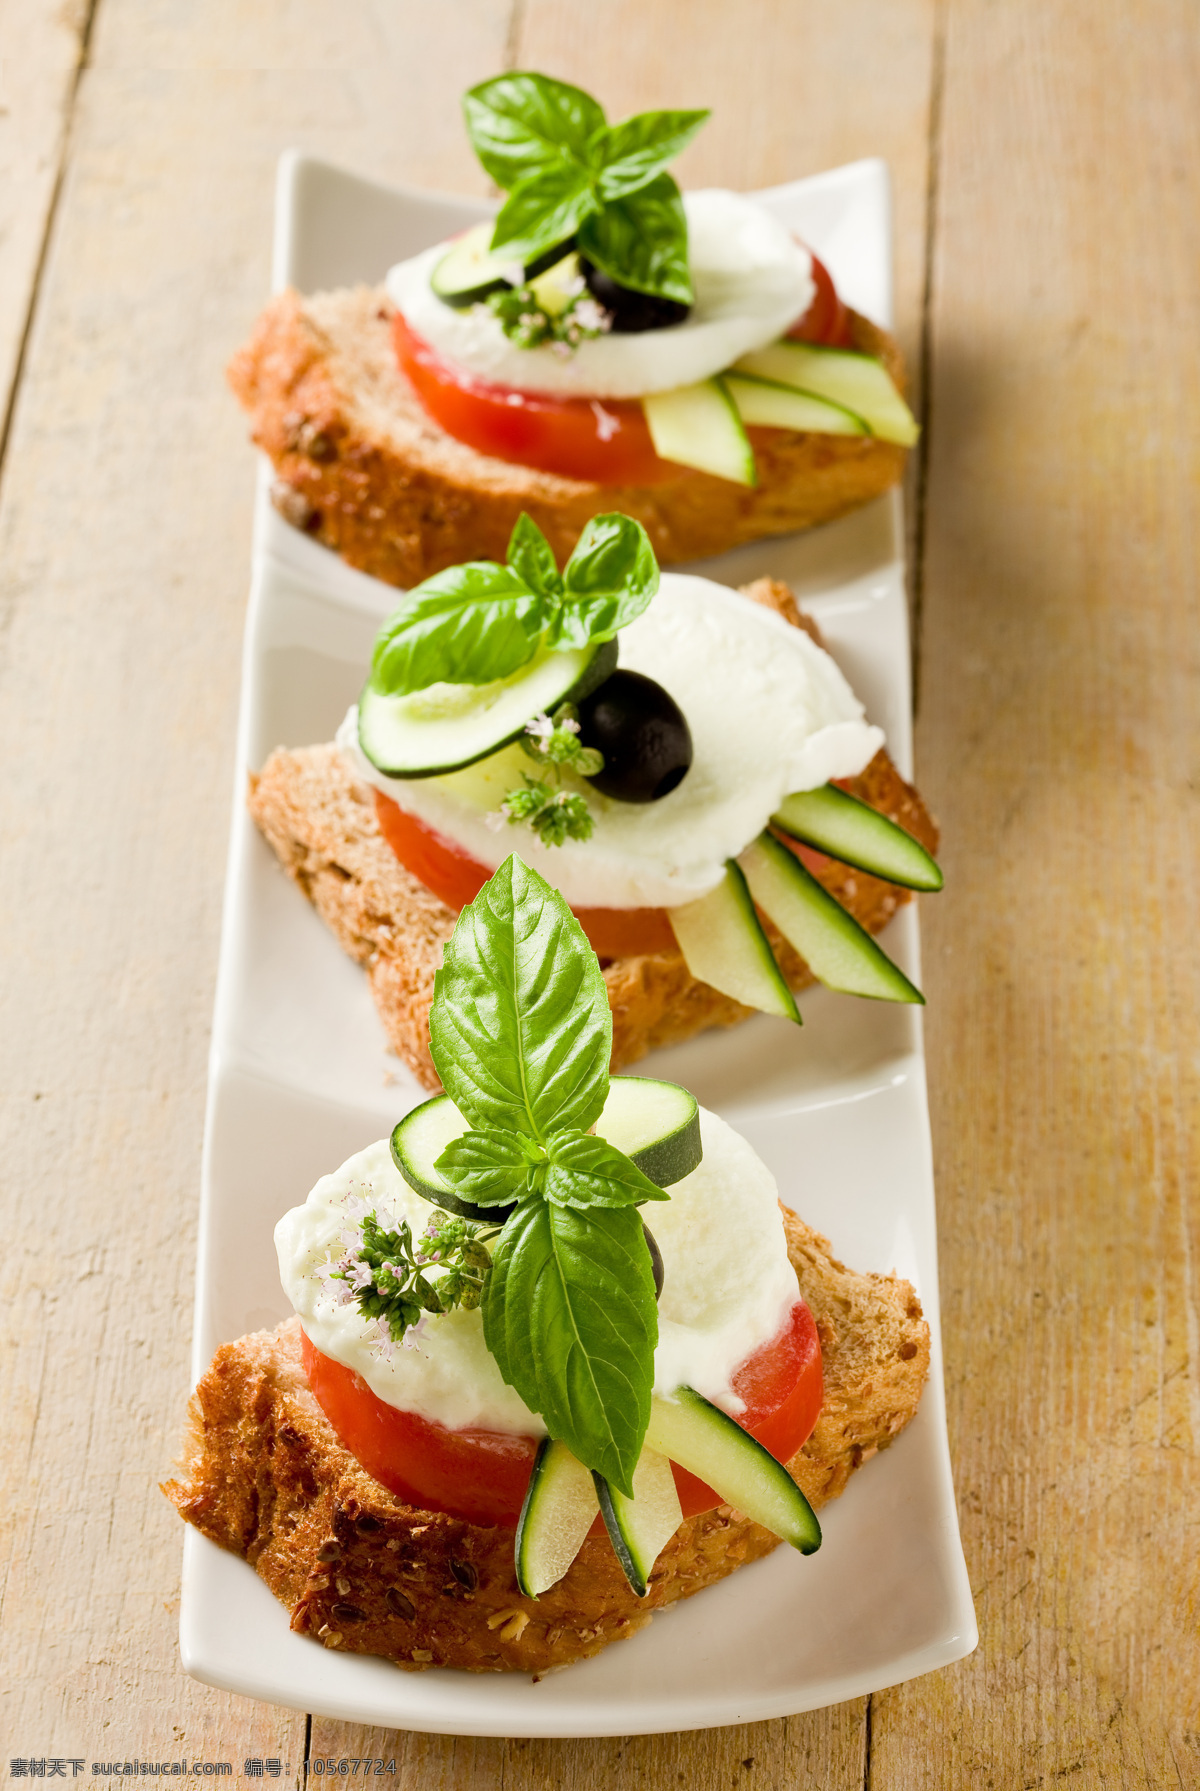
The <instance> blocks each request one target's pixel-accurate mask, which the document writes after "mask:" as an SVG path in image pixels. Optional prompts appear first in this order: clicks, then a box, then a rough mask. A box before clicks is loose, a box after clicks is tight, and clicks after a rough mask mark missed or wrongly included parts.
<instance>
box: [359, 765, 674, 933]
mask: <svg viewBox="0 0 1200 1791" xmlns="http://www.w3.org/2000/svg"><path fill="white" fill-rule="evenodd" d="M375 813H376V816H377V817H378V820H379V831H380V833H382V835H383V837H384V839H385V840H386V841H387V843H388V845H389V846H390V847H391V848H392V851H393V852H394V853H395V854H396V857H397V858H398V859H399V860H400V862H401V864H402V865H403V866H404V868H405V870H406V871H411V872H412V874H413V876H414V877H418V878H419V879H420V881H421V882H422V883H423V884H424V885H425V887H426V889H431V890H432V891H433V893H434V895H435V896H438V897H440V898H441V900H442V901H443V902H445V903H446V906H447V907H449V908H465V907H466V905H467V903H468V902H473V901H474V900H475V897H476V896H477V895H478V894H479V892H480V890H481V889H482V888H483V886H484V884H485V883H486V882H487V880H488V878H489V877H490V876H491V874H492V873H491V871H489V870H488V868H487V866H486V865H483V864H480V862H479V860H478V859H477V858H472V857H471V855H470V854H469V853H468V852H464V851H463V850H462V848H461V847H460V846H456V845H455V843H454V841H453V840H449V839H447V838H446V836H445V834H442V833H437V832H435V831H434V829H433V828H432V827H427V826H426V825H425V823H424V822H423V821H418V820H417V817H416V816H415V815H410V814H409V813H408V811H407V810H406V809H402V808H400V807H399V806H398V805H397V804H396V803H394V802H393V801H392V799H391V797H390V796H385V795H384V794H383V792H382V791H381V790H376V792H375ZM573 912H574V914H575V917H576V919H577V920H578V922H579V924H580V926H581V927H582V928H583V930H584V932H585V933H586V934H587V936H588V940H589V941H590V943H591V947H592V950H593V951H594V952H595V953H596V955H597V957H600V958H637V957H641V956H642V955H643V954H645V953H648V952H656V951H674V950H675V949H676V947H675V935H674V933H673V932H672V931H671V923H670V921H669V920H668V919H667V917H666V914H665V913H664V911H663V910H662V909H661V908H576V909H574V910H573Z"/></svg>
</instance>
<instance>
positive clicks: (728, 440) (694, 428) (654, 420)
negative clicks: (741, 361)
mask: <svg viewBox="0 0 1200 1791" xmlns="http://www.w3.org/2000/svg"><path fill="white" fill-rule="evenodd" d="M642 409H643V410H644V411H645V413H646V424H647V427H648V428H649V430H650V438H651V440H652V441H653V443H654V452H655V453H656V454H658V455H659V456H660V457H661V458H662V459H663V460H674V461H676V462H677V463H678V464H679V465H680V466H695V467H699V469H700V471H701V472H702V473H715V474H716V476H717V478H718V479H731V480H733V482H734V483H735V484H737V485H757V484H758V473H757V471H756V469H755V465H754V449H753V448H752V447H751V446H750V440H749V437H748V436H747V434H746V431H745V429H743V427H742V420H741V418H740V417H739V416H738V413H737V407H736V406H735V404H734V402H733V399H732V398H731V397H730V396H729V393H728V392H727V391H726V390H725V387H724V385H723V384H722V382H721V381H720V380H719V379H702V380H700V381H699V382H698V384H696V385H694V386H676V387H675V389H674V390H673V391H670V392H648V393H647V395H646V396H645V397H644V398H643V399H642Z"/></svg>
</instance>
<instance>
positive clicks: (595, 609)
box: [370, 512, 659, 697]
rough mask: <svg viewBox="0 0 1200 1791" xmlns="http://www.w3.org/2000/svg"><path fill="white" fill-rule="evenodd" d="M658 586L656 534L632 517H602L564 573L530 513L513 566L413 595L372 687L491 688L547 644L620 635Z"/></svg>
mask: <svg viewBox="0 0 1200 1791" xmlns="http://www.w3.org/2000/svg"><path fill="white" fill-rule="evenodd" d="M658 582H659V573H658V562H657V560H656V559H655V557H654V549H653V548H652V547H651V545H650V538H649V536H648V535H647V534H646V531H645V529H643V527H642V526H641V524H640V523H638V522H635V521H634V520H633V518H632V517H629V516H621V515H619V514H615V513H614V514H610V515H605V516H595V517H593V518H592V520H591V521H590V522H589V523H588V525H587V527H586V528H585V529H584V531H583V533H582V535H580V537H579V540H578V542H577V543H576V546H575V551H574V553H572V555H571V557H570V559H569V560H568V561H567V564H566V566H565V567H564V568H563V570H562V572H561V573H560V572H559V570H558V567H557V565H556V564H555V560H554V555H553V553H552V552H551V549H550V544H549V542H548V541H547V540H546V537H545V536H544V535H543V534H542V531H541V530H540V529H539V528H538V526H537V524H536V523H535V522H534V521H533V519H532V517H530V516H528V515H526V514H525V513H524V512H523V513H522V514H521V516H520V517H519V518H518V521H517V525H516V527H515V528H514V529H513V532H512V539H511V540H510V542H509V544H508V555H507V561H506V564H504V565H503V566H501V565H500V564H499V563H498V562H496V561H493V560H472V561H469V562H468V563H467V564H466V565H463V566H450V567H448V568H447V569H446V570H445V571H444V572H436V573H435V574H434V575H433V577H432V578H427V579H426V580H425V581H424V583H423V584H419V585H417V586H415V587H414V589H413V590H411V591H410V592H409V593H408V595H407V596H406V597H405V599H404V602H403V603H402V604H401V605H400V606H399V608H398V609H396V610H395V611H393V613H392V614H391V615H390V616H389V617H388V619H387V621H386V622H385V623H384V625H383V627H382V629H381V630H380V632H379V635H378V637H377V638H376V641H375V647H374V650H373V653H372V656H371V677H370V688H371V689H372V690H374V691H376V692H378V693H379V694H380V695H381V696H396V697H399V696H408V695H411V694H412V693H413V692H414V691H418V690H428V689H429V688H430V686H431V685H434V684H443V683H444V684H491V683H493V682H495V681H496V680H498V679H503V678H508V677H511V676H512V674H513V673H514V672H517V671H519V670H520V669H521V667H522V666H524V665H527V664H528V663H529V661H530V660H531V659H532V658H533V657H534V655H535V654H536V653H537V652H539V651H540V650H550V651H553V650H555V649H566V648H586V647H589V646H592V645H596V644H599V643H602V642H604V641H611V640H614V639H615V638H616V635H617V633H618V631H619V630H620V629H622V628H624V627H625V626H626V625H627V623H629V622H632V621H633V619H634V617H635V616H640V615H641V613H642V611H643V610H644V609H645V608H646V606H647V605H648V604H649V603H650V601H651V599H652V598H653V596H654V594H655V592H656V591H657V590H658Z"/></svg>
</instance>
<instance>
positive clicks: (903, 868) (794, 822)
mask: <svg viewBox="0 0 1200 1791" xmlns="http://www.w3.org/2000/svg"><path fill="white" fill-rule="evenodd" d="M771 825H772V827H778V829H779V831H780V832H781V833H787V834H790V835H791V837H792V838H793V839H796V840H802V841H803V842H804V844H805V845H806V846H815V847H816V848H817V850H818V852H825V853H827V854H828V856H829V857H830V858H836V859H837V860H838V862H839V863H840V864H852V865H853V866H854V867H855V869H856V870H860V871H869V872H870V873H871V875H872V876H873V877H885V878H886V879H887V881H888V882H889V883H899V884H901V885H902V886H903V887H904V888H905V889H923V890H937V889H940V888H941V887H942V883H943V880H944V879H943V877H942V872H941V868H940V866H939V865H938V863H937V860H936V859H935V858H934V857H933V856H932V855H931V854H930V853H929V852H927V851H926V850H925V848H924V846H923V845H922V844H921V842H920V840H917V839H914V838H913V836H912V834H911V833H906V832H905V831H904V829H903V827H898V826H897V825H896V823H895V821H889V819H888V817H887V816H886V815H881V814H880V813H879V810H878V809H874V808H871V807H870V805H869V804H868V803H866V802H860V801H859V799H858V797H857V796H851V795H850V794H849V792H848V791H846V790H839V789H838V787H837V785H836V784H826V785H825V786H824V788H823V789H820V790H804V791H801V792H800V794H798V795H796V796H785V798H784V800H783V801H782V802H781V803H780V805H779V812H778V813H777V814H774V815H772V816H771Z"/></svg>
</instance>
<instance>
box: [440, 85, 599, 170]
mask: <svg viewBox="0 0 1200 1791" xmlns="http://www.w3.org/2000/svg"><path fill="white" fill-rule="evenodd" d="M463 113H464V116H465V118H466V122H467V134H468V136H469V137H470V139H471V146H472V148H473V149H474V151H475V154H476V155H477V156H478V157H479V160H480V161H481V162H482V163H483V166H484V167H485V168H486V170H487V172H488V173H489V174H490V175H491V177H492V179H493V180H494V181H495V182H496V184H497V186H500V187H503V188H504V190H505V192H508V191H510V190H511V188H513V187H515V186H516V185H517V184H518V182H520V181H522V180H525V179H526V178H527V177H528V176H529V175H530V174H536V173H538V172H540V171H541V170H542V169H543V168H545V167H546V166H547V165H548V164H549V163H550V162H553V161H557V160H558V159H559V158H560V157H561V156H562V155H563V154H564V153H565V154H566V155H568V156H572V157H574V158H575V159H576V160H578V161H579V162H586V160H587V154H588V144H589V142H590V140H591V139H592V138H594V137H595V136H596V134H597V132H599V131H602V130H603V128H604V122H605V121H604V110H603V108H602V107H601V106H599V105H598V104H597V102H596V101H595V100H594V99H593V98H592V96H591V95H590V94H589V93H584V91H583V89H582V88H581V87H572V86H570V85H569V84H568V83H567V82H566V81H552V80H551V79H550V77H549V76H548V75H538V74H526V73H523V72H514V73H513V74H507V75H497V76H496V77H495V78H494V79H493V80H491V81H482V82H481V83H480V84H479V86H478V87H472V88H471V89H470V91H469V92H468V93H465V94H464V95H463Z"/></svg>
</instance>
